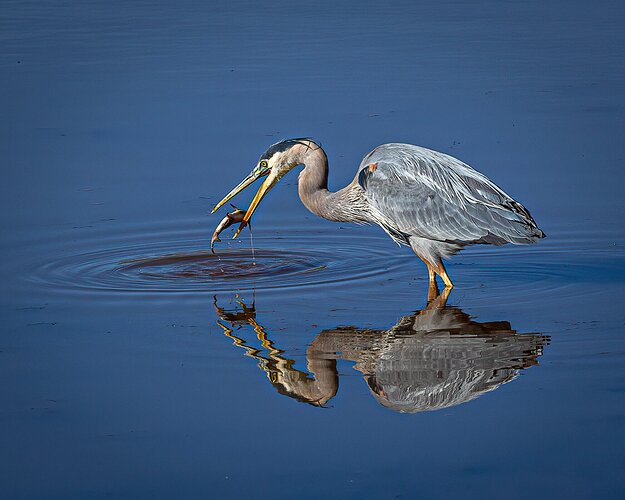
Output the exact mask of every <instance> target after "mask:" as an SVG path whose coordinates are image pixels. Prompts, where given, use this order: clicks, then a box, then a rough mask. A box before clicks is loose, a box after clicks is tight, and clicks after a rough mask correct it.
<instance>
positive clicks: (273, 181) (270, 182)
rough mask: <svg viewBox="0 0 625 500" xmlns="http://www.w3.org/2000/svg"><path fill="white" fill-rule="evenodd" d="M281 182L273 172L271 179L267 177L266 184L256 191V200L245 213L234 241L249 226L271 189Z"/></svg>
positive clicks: (270, 175)
mask: <svg viewBox="0 0 625 500" xmlns="http://www.w3.org/2000/svg"><path fill="white" fill-rule="evenodd" d="M279 180H280V178H279V177H278V176H277V175H274V174H273V172H271V173H270V174H269V177H267V178H266V179H265V180H264V182H263V183H262V184H261V185H260V188H258V191H256V194H255V195H254V199H253V200H252V202H251V203H250V206H249V207H248V208H247V212H245V215H244V216H243V220H242V221H241V225H240V226H239V228H238V229H237V230H236V232H235V233H234V236H233V237H232V239H235V238H236V237H237V236H239V233H240V232H241V231H242V230H243V228H244V227H245V226H246V225H247V223H248V222H249V221H250V219H251V218H252V214H253V213H254V211H255V210H256V208H257V207H258V204H259V203H260V202H261V200H262V199H263V198H264V197H265V195H266V194H267V193H268V192H269V191H270V190H271V188H272V187H274V186H275V185H276V183H277V182H278V181H279Z"/></svg>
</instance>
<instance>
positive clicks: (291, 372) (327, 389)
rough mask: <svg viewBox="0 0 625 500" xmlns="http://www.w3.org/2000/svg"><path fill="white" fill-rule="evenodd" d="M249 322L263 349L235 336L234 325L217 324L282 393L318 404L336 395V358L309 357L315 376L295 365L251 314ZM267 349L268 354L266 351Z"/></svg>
mask: <svg viewBox="0 0 625 500" xmlns="http://www.w3.org/2000/svg"><path fill="white" fill-rule="evenodd" d="M247 321H248V323H249V325H251V326H252V327H253V328H254V331H255V332H256V337H257V338H258V340H260V343H261V346H262V349H255V348H253V347H251V346H249V345H247V343H246V342H245V340H243V339H241V338H239V337H237V336H235V335H234V334H233V331H232V330H231V329H230V328H228V327H226V326H224V325H223V324H222V323H219V322H218V323H217V324H218V325H219V326H221V328H222V329H223V330H224V334H225V335H226V336H227V337H229V338H231V339H232V341H233V343H234V345H236V346H237V347H241V348H243V349H244V350H245V351H246V353H245V354H246V355H247V356H250V357H252V358H254V359H256V360H257V361H258V366H259V367H260V368H261V369H262V370H263V371H264V372H265V374H266V375H267V378H268V379H269V382H271V384H272V385H273V386H274V387H276V389H277V390H278V392H280V393H281V394H285V395H287V396H290V397H293V398H295V399H298V400H300V401H303V402H306V403H310V404H313V405H315V406H323V405H325V404H326V403H327V402H328V401H329V400H330V399H332V398H333V397H334V396H335V395H336V392H337V390H338V372H337V369H336V361H335V360H333V359H322V358H318V357H314V356H307V358H308V360H307V361H308V363H307V368H308V370H309V371H310V372H311V373H312V374H313V378H311V377H310V376H309V375H308V374H307V373H304V372H301V371H300V370H297V369H296V368H293V365H294V364H295V362H294V361H293V360H291V359H289V358H285V357H284V356H282V354H283V353H284V351H282V350H280V349H277V348H276V347H275V346H274V343H273V342H272V341H271V340H270V339H269V337H268V335H267V332H266V331H265V329H264V328H263V327H262V326H260V325H259V324H258V323H257V322H256V320H255V319H254V318H252V317H248V318H247ZM263 350H264V351H265V352H266V354H263Z"/></svg>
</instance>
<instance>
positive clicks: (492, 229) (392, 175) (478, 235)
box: [213, 138, 545, 288]
mask: <svg viewBox="0 0 625 500" xmlns="http://www.w3.org/2000/svg"><path fill="white" fill-rule="evenodd" d="M298 165H304V169H303V170H302V172H301V173H300V174H299V181H298V192H299V196H300V199H301V200H302V203H304V205H305V206H306V208H308V210H310V211H311V212H313V213H314V214H317V215H319V216H320V217H323V218H324V219H328V220H331V221H337V222H355V223H357V224H378V225H379V226H380V227H382V229H384V231H386V233H388V235H389V236H390V237H391V238H393V240H395V241H396V242H397V243H398V244H400V245H408V246H410V247H411V248H412V249H413V251H414V252H415V253H416V254H417V255H418V256H419V257H420V258H421V260H423V262H425V264H426V265H427V267H428V271H429V278H430V286H434V285H435V284H436V275H438V276H440V277H441V279H442V280H443V282H444V283H445V286H446V287H448V288H451V287H453V284H452V282H451V279H450V278H449V276H448V275H447V272H446V270H445V266H444V265H443V261H442V258H446V257H449V256H451V255H453V254H455V253H457V252H458V251H460V250H461V249H462V248H463V247H465V246H467V245H474V244H490V245H504V244H506V243H516V244H529V243H535V242H536V241H537V240H538V239H540V238H543V237H544V236H545V234H544V233H543V232H542V231H541V230H540V229H539V228H538V226H537V225H536V222H535V221H534V219H533V218H532V216H531V215H530V213H529V211H528V210H527V209H526V208H525V207H524V206H523V205H521V204H520V203H519V202H517V201H515V200H513V199H512V198H511V197H510V196H508V195H507V194H506V193H505V192H504V191H503V190H501V189H500V188H499V187H497V186H496V185H495V184H494V183H493V182H492V181H490V180H489V179H488V178H487V177H486V176H485V175H483V174H481V173H479V172H477V171H475V170H474V169H473V168H471V167H470V166H469V165H467V164H465V163H463V162H462V161H460V160H458V159H456V158H454V157H453V156H449V155H446V154H444V153H439V152H437V151H432V150H430V149H426V148H422V147H419V146H413V145H411V144H395V143H393V144H383V145H381V146H378V147H377V148H375V149H374V150H373V151H371V152H370V153H369V154H368V155H366V156H365V157H364V159H363V160H362V162H361V163H360V166H359V167H358V171H357V173H356V176H355V177H354V180H353V181H352V182H350V183H349V184H348V185H347V186H345V187H344V188H343V189H340V190H339V191H336V192H330V191H328V157H327V156H326V153H325V152H324V150H323V149H322V148H321V146H320V145H319V144H318V143H317V142H315V141H314V140H312V139H308V138H300V139H287V140H284V141H281V142H278V143H276V144H274V145H272V146H271V147H270V148H269V149H268V150H267V151H265V152H264V153H263V154H262V156H261V157H260V159H259V160H258V163H257V164H256V166H255V167H254V169H253V170H252V172H251V173H250V174H249V175H248V176H247V177H246V178H245V179H243V181H241V183H240V184H239V185H238V186H236V187H235V188H234V189H232V191H230V192H229V193H228V194H227V195H226V196H225V198H224V199H223V200H221V201H220V202H219V203H218V204H217V206H215V208H214V209H213V212H215V211H216V210H217V209H218V208H219V207H221V206H222V205H223V204H224V203H226V202H227V201H228V200H230V199H231V198H232V197H233V196H235V195H236V194H237V193H239V192H240V191H242V190H243V189H245V188H246V187H247V186H249V185H250V184H252V183H253V182H254V181H255V180H257V179H259V178H260V177H263V176H266V177H267V178H266V179H265V181H264V182H263V183H262V185H261V186H260V188H259V190H258V192H257V193H256V195H255V196H254V198H253V200H252V202H251V204H250V206H249V208H248V209H247V211H246V213H245V216H244V217H243V221H242V222H241V225H240V226H239V228H238V230H237V231H236V233H235V234H234V238H236V237H237V236H238V234H239V233H240V232H241V230H242V229H243V228H244V227H245V225H246V224H247V223H248V222H249V220H250V218H251V217H252V214H253V213H254V211H255V210H256V208H257V207H258V204H259V203H260V201H261V200H262V199H263V198H264V197H265V195H266V194H267V193H268V192H269V190H270V189H271V188H272V187H273V186H275V184H276V183H277V182H278V181H279V180H280V179H281V178H282V177H283V176H284V175H285V174H286V173H287V172H289V171H290V170H291V169H293V168H294V167H296V166H298Z"/></svg>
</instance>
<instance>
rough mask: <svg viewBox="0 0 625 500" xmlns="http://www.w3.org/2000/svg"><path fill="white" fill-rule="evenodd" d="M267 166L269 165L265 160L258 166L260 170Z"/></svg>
mask: <svg viewBox="0 0 625 500" xmlns="http://www.w3.org/2000/svg"><path fill="white" fill-rule="evenodd" d="M268 165H269V164H268V163H267V162H266V161H265V160H263V161H261V162H260V166H261V167H262V168H267V166H268Z"/></svg>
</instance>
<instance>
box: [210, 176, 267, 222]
mask: <svg viewBox="0 0 625 500" xmlns="http://www.w3.org/2000/svg"><path fill="white" fill-rule="evenodd" d="M262 176H263V174H254V173H251V174H250V175H248V176H247V177H246V178H245V179H243V180H242V181H241V182H240V183H239V185H238V186H237V187H235V188H234V189H233V190H232V191H230V192H229V193H228V194H227V195H226V196H225V197H224V199H223V200H221V201H220V202H219V203H217V205H215V208H213V210H212V211H211V214H214V213H215V212H216V211H217V210H219V208H221V207H222V206H223V204H224V203H226V202H227V201H229V200H230V199H231V198H234V197H235V196H236V195H237V194H239V193H240V192H241V191H243V190H244V189H245V188H246V187H247V186H249V185H250V184H252V182H254V181H255V180H256V179H259V178H260V177H262Z"/></svg>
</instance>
